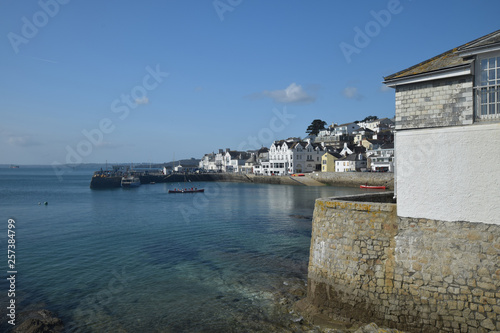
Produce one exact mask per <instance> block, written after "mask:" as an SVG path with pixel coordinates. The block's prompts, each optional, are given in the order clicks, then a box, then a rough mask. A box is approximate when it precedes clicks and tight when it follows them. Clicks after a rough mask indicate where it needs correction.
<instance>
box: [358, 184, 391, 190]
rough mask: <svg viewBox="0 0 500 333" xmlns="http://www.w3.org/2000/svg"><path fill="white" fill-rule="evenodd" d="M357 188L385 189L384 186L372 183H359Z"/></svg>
mask: <svg viewBox="0 0 500 333" xmlns="http://www.w3.org/2000/svg"><path fill="white" fill-rule="evenodd" d="M359 188H367V189H374V190H385V186H373V185H359Z"/></svg>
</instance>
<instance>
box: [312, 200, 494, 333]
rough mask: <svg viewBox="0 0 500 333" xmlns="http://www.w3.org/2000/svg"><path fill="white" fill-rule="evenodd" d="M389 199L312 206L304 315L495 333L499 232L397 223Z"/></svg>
mask: <svg viewBox="0 0 500 333" xmlns="http://www.w3.org/2000/svg"><path fill="white" fill-rule="evenodd" d="M391 199H392V193H389V194H387V193H386V194H383V195H379V196H377V195H371V196H370V195H368V196H363V195H361V196H351V197H346V198H328V199H318V200H316V205H315V210H314V219H313V233H312V239H311V250H310V260H309V275H308V294H307V299H305V300H304V301H305V302H306V303H307V304H308V306H309V309H311V307H312V308H314V309H315V311H316V313H321V314H322V315H326V316H329V317H330V318H332V319H344V320H357V321H362V322H368V321H374V322H376V323H377V324H379V325H384V326H388V327H393V328H397V329H400V330H404V331H408V332H471V333H476V332H478V333H479V332H481V333H482V332H492V331H500V226H499V225H490V224H483V223H470V222H443V221H436V220H428V219H414V218H403V217H398V216H397V214H396V204H395V203H392V202H391V201H392V200H391ZM384 201H385V202H384ZM303 308H304V307H303ZM305 315H306V316H307V313H305ZM309 319H311V318H309Z"/></svg>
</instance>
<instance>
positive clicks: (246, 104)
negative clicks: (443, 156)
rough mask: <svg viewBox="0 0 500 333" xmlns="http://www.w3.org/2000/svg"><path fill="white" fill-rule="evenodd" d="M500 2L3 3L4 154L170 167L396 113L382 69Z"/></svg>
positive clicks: (455, 38)
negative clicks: (318, 123) (321, 124)
mask: <svg viewBox="0 0 500 333" xmlns="http://www.w3.org/2000/svg"><path fill="white" fill-rule="evenodd" d="M499 12H500V2H499V1H498V0H489V1H481V0H480V1H456V0H454V1H452V0H443V1H424V0H399V1H398V0H383V1H368V0H366V1H361V0H358V1H355V0H354V1H331V0H317V1H306V0H287V1H285V0H280V1H278V0H276V1H264V0H252V1H249V0H215V1H212V0H210V1H200V0H199V1H194V0H163V1H160V0H157V1H154V0H151V1H142V2H139V1H128V0H122V1H118V0H109V1H95V0H89V1H77V0H71V1H70V0H40V1H16V0H4V1H2V2H1V3H0V37H1V38H0V55H1V61H0V88H1V90H0V93H1V98H0V164H19V165H23V164H48V165H61V164H65V163H76V164H82V163H104V162H106V161H108V162H109V163H139V162H151V163H162V162H166V161H171V160H172V159H182V158H191V157H194V158H201V157H202V156H203V155H204V154H206V153H210V152H213V151H217V150H218V149H220V148H223V149H224V148H231V149H233V150H236V149H238V150H249V149H259V148H260V147H262V146H265V147H269V146H270V144H271V143H272V141H273V140H279V139H286V138H288V137H302V138H303V137H305V136H307V134H306V133H305V131H306V129H307V127H308V125H310V124H311V122H312V121H313V120H314V119H321V120H324V121H326V122H327V123H328V124H331V123H338V124H341V123H347V122H352V121H355V120H361V119H363V118H365V117H366V116H369V115H376V116H378V117H379V118H384V117H390V118H391V117H393V116H394V110H395V107H394V90H393V89H390V88H387V87H385V86H384V84H383V83H382V81H383V77H384V76H388V75H390V74H393V73H395V72H398V71H400V70H403V69H405V68H408V67H410V66H412V65H415V64H417V63H419V62H421V61H423V60H426V59H429V58H431V57H433V56H435V55H438V54H440V53H442V52H445V51H447V50H450V49H452V48H454V47H457V46H460V45H462V44H464V43H466V42H469V41H471V40H474V39H476V38H478V37H481V36H484V35H486V34H488V33H491V32H493V31H496V30H498V29H500V24H499V20H498V13H499Z"/></svg>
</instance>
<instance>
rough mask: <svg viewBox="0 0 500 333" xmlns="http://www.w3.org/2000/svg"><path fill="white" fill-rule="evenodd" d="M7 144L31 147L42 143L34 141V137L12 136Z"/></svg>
mask: <svg viewBox="0 0 500 333" xmlns="http://www.w3.org/2000/svg"><path fill="white" fill-rule="evenodd" d="M7 142H8V143H9V145H11V146H17V147H30V146H38V145H40V144H41V143H40V142H38V141H36V140H34V139H33V138H32V137H30V136H28V135H24V136H14V135H11V136H9V137H8V139H7Z"/></svg>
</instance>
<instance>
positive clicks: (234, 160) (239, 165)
mask: <svg viewBox="0 0 500 333" xmlns="http://www.w3.org/2000/svg"><path fill="white" fill-rule="evenodd" d="M250 156H251V154H250V153H248V152H244V151H236V150H226V154H225V155H224V160H223V171H225V172H234V173H240V172H242V171H243V168H244V167H245V162H246V161H247V160H248V159H249V158H250Z"/></svg>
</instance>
